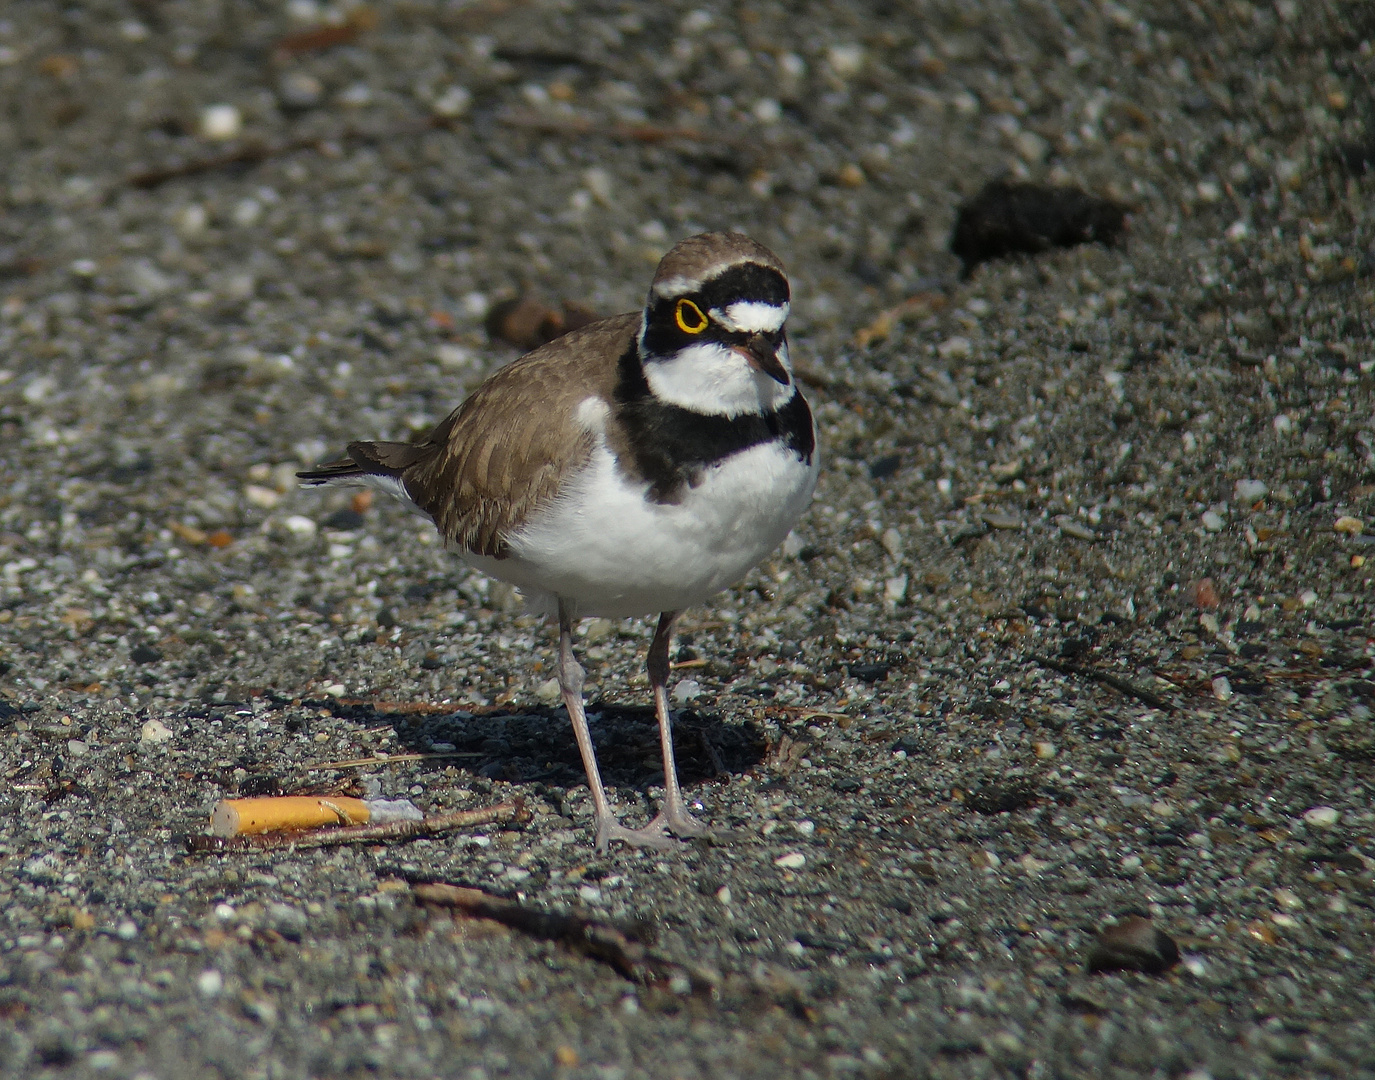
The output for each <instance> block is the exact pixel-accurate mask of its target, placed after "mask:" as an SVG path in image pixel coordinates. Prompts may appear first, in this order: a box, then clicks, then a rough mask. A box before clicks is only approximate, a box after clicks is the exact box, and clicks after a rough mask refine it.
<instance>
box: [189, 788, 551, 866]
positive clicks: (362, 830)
mask: <svg viewBox="0 0 1375 1080" xmlns="http://www.w3.org/2000/svg"><path fill="white" fill-rule="evenodd" d="M530 816H531V815H530V812H529V811H528V810H526V809H525V800H524V799H516V800H515V801H514V802H508V803H497V804H496V805H495V806H483V807H480V808H479V809H477V810H456V811H454V812H453V813H451V814H431V815H430V816H429V817H427V818H425V819H423V820H422V821H394V822H391V823H389V824H386V825H350V826H346V827H344V828H338V829H334V828H330V829H316V830H314V831H312V832H278V833H263V834H261V835H258V836H229V837H219V836H188V837H187V838H186V846H187V848H188V850H190V851H192V852H195V853H198V854H220V853H225V852H231V851H275V850H278V849H280V848H317V847H336V846H338V845H340V844H368V843H377V842H379V841H386V840H398V841H402V842H404V841H407V840H416V839H419V838H420V837H429V836H438V835H439V834H441V833H446V832H452V831H453V830H454V829H462V828H466V827H467V826H470V825H489V824H491V823H493V822H507V821H513V822H518V823H524V822H526V821H529V820H530Z"/></svg>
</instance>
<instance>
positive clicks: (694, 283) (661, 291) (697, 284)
mask: <svg viewBox="0 0 1375 1080" xmlns="http://www.w3.org/2000/svg"><path fill="white" fill-rule="evenodd" d="M701 287H702V281H701V279H700V278H690V277H683V276H682V275H681V274H680V275H678V276H676V277H671V278H664V280H663V281H656V282H655V283H654V288H653V289H652V290H651V291H652V292H653V293H654V295H655V296H657V297H660V298H661V299H662V298H663V297H666V296H686V295H687V294H688V293H694V292H696V291H697V290H698V289H700V288H701Z"/></svg>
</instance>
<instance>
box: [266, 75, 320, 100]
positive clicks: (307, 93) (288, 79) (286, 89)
mask: <svg viewBox="0 0 1375 1080" xmlns="http://www.w3.org/2000/svg"><path fill="white" fill-rule="evenodd" d="M324 95H325V84H324V83H322V82H321V81H320V80H319V79H317V78H316V77H315V76H314V75H308V74H306V72H304V71H293V72H290V73H288V74H286V75H284V76H282V81H281V82H280V83H278V85H277V96H278V97H280V98H281V101H282V104H283V105H285V106H286V107H287V108H288V109H312V108H314V107H315V106H316V105H318V104H320V99H321V98H323V97H324Z"/></svg>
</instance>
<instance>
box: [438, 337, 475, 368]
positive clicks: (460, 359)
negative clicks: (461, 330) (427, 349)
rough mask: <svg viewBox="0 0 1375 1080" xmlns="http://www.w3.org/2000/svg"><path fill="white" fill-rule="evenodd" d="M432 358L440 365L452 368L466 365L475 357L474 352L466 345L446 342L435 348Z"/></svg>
mask: <svg viewBox="0 0 1375 1080" xmlns="http://www.w3.org/2000/svg"><path fill="white" fill-rule="evenodd" d="M434 358H435V359H436V360H438V361H439V366H440V367H443V368H449V369H450V370H452V369H454V368H465V367H467V366H468V365H469V364H471V363H472V362H473V360H474V359H476V354H475V353H474V352H473V350H472V349H470V348H468V347H467V346H466V345H454V344H452V343H447V344H444V345H441V346H439V348H437V349H435V351H434Z"/></svg>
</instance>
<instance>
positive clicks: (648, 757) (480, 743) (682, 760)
mask: <svg viewBox="0 0 1375 1080" xmlns="http://www.w3.org/2000/svg"><path fill="white" fill-rule="evenodd" d="M366 708H367V709H368V714H367V715H366V716H363V715H360V716H356V717H352V718H353V719H357V720H362V721H365V722H367V723H369V724H377V723H384V724H390V725H391V726H392V727H393V729H394V730H395V731H396V734H397V737H398V739H399V741H400V743H401V745H402V747H404V749H405V751H406V752H408V753H419V754H444V755H446V756H447V755H453V756H452V757H451V758H449V760H447V761H445V760H444V759H441V758H437V759H436V763H437V764H440V763H442V764H445V765H448V764H452V765H453V766H455V767H456V768H458V769H460V770H462V771H465V772H470V773H473V774H474V775H478V776H484V777H487V778H488V779H492V780H506V781H510V782H512V783H544V784H549V785H551V786H554V787H571V786H576V785H577V784H579V783H581V782H583V781H584V780H585V778H586V773H585V772H584V770H583V764H582V757H581V756H580V755H579V753H578V746H577V743H576V741H575V740H574V738H573V728H572V725H571V724H570V723H569V721H568V715H567V713H566V712H564V710H562V709H555V708H545V707H542V706H540V707H532V708H519V707H511V708H509V709H500V710H490V711H489V710H482V711H481V712H477V713H474V712H467V711H460V712H455V713H448V714H442V715H423V716H422V715H416V714H415V713H398V712H387V711H385V710H384V709H376V708H373V707H371V706H368V707H366ZM587 717H588V726H589V727H590V729H591V732H592V743H593V746H594V747H595V748H596V752H597V763H598V765H599V766H600V768H601V774H602V780H603V781H604V782H605V783H606V784H607V786H608V787H615V788H633V789H638V790H644V789H646V788H648V787H650V786H651V785H656V784H662V783H663V759H662V757H661V756H660V750H659V728H658V724H657V723H656V721H655V718H654V710H653V709H652V708H650V707H648V706H638V705H616V704H610V703H604V702H589V703H588V705H587ZM673 745H674V750H675V754H676V758H677V763H678V777H679V779H680V780H681V781H682V783H683V784H684V785H690V784H697V783H701V782H703V781H708V780H716V779H722V778H724V777H726V776H728V775H731V774H737V775H738V774H740V773H745V772H748V771H749V770H751V769H753V768H755V767H757V766H758V765H760V764H761V763H762V762H763V760H764V756H765V754H766V753H767V750H768V739H767V737H766V735H765V733H764V730H763V728H762V727H760V726H759V725H758V724H757V723H755V722H754V721H752V720H745V721H741V722H736V723H727V722H725V721H724V720H723V719H722V718H721V717H720V716H719V715H716V714H714V713H710V712H699V711H697V710H695V709H685V710H676V711H675V712H674V714H673Z"/></svg>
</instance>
